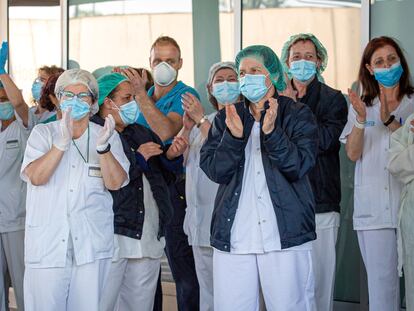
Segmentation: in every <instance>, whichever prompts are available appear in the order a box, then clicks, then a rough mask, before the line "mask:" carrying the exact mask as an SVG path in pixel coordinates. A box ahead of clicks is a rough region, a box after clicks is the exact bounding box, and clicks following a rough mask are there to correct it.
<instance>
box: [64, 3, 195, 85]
mask: <svg viewBox="0 0 414 311" xmlns="http://www.w3.org/2000/svg"><path fill="white" fill-rule="evenodd" d="M85 2H87V3H85ZM161 35H168V36H171V37H173V38H174V39H176V40H177V42H178V44H179V45H180V47H181V52H182V58H183V68H182V69H181V70H180V77H179V79H180V80H183V81H185V83H186V84H189V85H192V84H193V83H194V74H193V71H194V69H193V68H194V65H193V32H192V6H191V0H140V1H137V0H125V1H83V0H69V59H70V60H72V61H76V62H77V63H78V64H79V65H80V67H81V68H83V69H86V70H89V71H93V70H95V69H97V68H101V67H105V66H108V65H112V66H122V65H128V66H133V67H146V68H149V55H150V48H151V45H152V43H153V42H154V41H155V39H156V38H158V37H159V36H161Z"/></svg>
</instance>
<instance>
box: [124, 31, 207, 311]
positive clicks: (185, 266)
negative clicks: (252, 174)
mask: <svg viewBox="0 0 414 311" xmlns="http://www.w3.org/2000/svg"><path fill="white" fill-rule="evenodd" d="M149 61H150V66H151V70H152V74H153V78H154V82H155V84H154V86H153V87H151V88H150V89H149V91H148V92H146V90H145V84H146V80H147V77H146V73H145V72H143V74H142V76H140V75H139V74H138V73H137V72H136V71H135V70H133V69H125V70H123V73H124V74H125V75H126V76H128V78H129V79H130V81H131V83H132V85H133V87H134V92H135V100H136V102H137V103H138V105H139V108H140V111H141V113H140V115H139V117H138V119H137V123H139V124H141V125H144V126H146V127H148V128H150V129H151V130H152V131H154V132H155V133H156V134H157V135H158V136H159V137H160V138H161V140H162V141H163V142H164V143H167V144H168V143H171V141H172V138H173V137H174V136H175V135H176V134H177V133H178V132H179V131H180V129H181V127H182V117H183V114H184V110H183V108H182V103H181V96H182V95H183V94H185V93H188V92H189V93H192V94H194V95H195V96H197V97H199V95H198V93H197V91H196V90H194V89H193V88H192V87H189V86H187V85H185V84H184V83H183V82H181V81H177V76H178V71H179V70H180V69H181V67H182V64H183V60H182V58H181V51H180V47H179V46H178V44H177V42H176V41H175V40H174V39H173V38H170V37H167V36H163V37H159V38H158V39H157V40H156V41H155V42H154V43H153V45H152V47H151V55H150V59H149ZM203 121H204V116H203V117H202V118H201V119H200V122H203ZM148 148H157V147H156V146H148ZM169 190H170V195H171V200H172V202H173V206H174V216H173V218H172V220H171V222H170V223H169V224H168V225H167V226H166V232H165V238H166V248H165V251H166V254H167V257H168V262H169V264H170V268H171V272H172V274H173V277H174V280H175V283H176V291H177V304H178V310H180V311H184V310H189V311H190V310H191V311H196V310H199V286H198V281H197V276H196V272H195V265H194V257H193V253H192V249H191V247H190V246H189V245H188V240H187V236H186V235H185V233H184V231H183V221H184V216H185V208H186V201H185V179H184V174H183V171H181V172H177V181H176V182H175V183H174V184H172V185H170V187H169ZM160 289H161V288H160V287H159V290H157V297H156V301H155V304H154V306H155V307H154V310H161V308H162V303H160V302H161V300H160V299H161V298H162V296H160V295H162V294H161V291H160Z"/></svg>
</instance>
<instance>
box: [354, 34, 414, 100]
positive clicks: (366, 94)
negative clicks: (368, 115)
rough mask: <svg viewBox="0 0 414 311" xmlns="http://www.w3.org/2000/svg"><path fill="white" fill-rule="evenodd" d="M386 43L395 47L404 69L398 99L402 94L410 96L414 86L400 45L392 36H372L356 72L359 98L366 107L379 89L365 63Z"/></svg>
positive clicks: (368, 62)
mask: <svg viewBox="0 0 414 311" xmlns="http://www.w3.org/2000/svg"><path fill="white" fill-rule="evenodd" d="M387 45H390V46H392V47H393V48H394V49H395V51H396V52H397V54H398V57H399V58H400V62H401V66H402V68H403V70H404V72H403V74H402V76H401V78H400V82H399V84H400V88H399V94H398V100H401V99H402V98H403V97H404V95H408V96H410V95H411V94H413V93H414V88H413V86H412V83H411V80H410V70H409V68H408V63H407V60H406V58H405V56H404V53H403V51H402V49H401V48H400V46H399V45H398V44H397V42H396V41H395V40H394V39H393V38H390V37H385V36H382V37H378V38H374V39H372V40H371V41H369V42H368V44H367V46H366V47H365V50H364V53H363V54H362V59H361V64H360V65H359V73H358V80H359V81H360V82H361V84H362V90H363V94H362V96H361V99H362V100H363V102H364V103H365V105H367V106H368V107H369V106H372V102H373V100H374V98H375V97H377V96H378V95H379V93H380V89H379V84H378V82H377V80H375V77H374V76H373V75H371V73H370V72H369V70H368V69H367V67H366V65H367V64H370V63H371V58H372V55H373V54H374V52H375V51H376V50H378V49H379V48H382V47H384V46H387Z"/></svg>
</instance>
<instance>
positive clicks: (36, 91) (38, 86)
mask: <svg viewBox="0 0 414 311" xmlns="http://www.w3.org/2000/svg"><path fill="white" fill-rule="evenodd" d="M42 89H43V82H41V81H40V80H39V79H36V80H35V81H34V82H33V84H32V96H33V98H34V99H35V101H37V102H38V101H39V100H40V95H41V94H42Z"/></svg>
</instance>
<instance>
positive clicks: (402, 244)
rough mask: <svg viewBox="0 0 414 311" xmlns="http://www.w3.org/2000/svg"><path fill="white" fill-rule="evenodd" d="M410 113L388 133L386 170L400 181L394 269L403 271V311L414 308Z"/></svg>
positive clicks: (413, 136)
mask: <svg viewBox="0 0 414 311" xmlns="http://www.w3.org/2000/svg"><path fill="white" fill-rule="evenodd" d="M413 147H414V115H411V116H410V117H409V118H408V119H407V121H406V122H405V124H404V126H403V127H401V128H400V129H398V130H397V131H395V132H394V133H393V134H392V135H391V148H390V160H389V163H388V169H389V170H390V172H391V174H393V175H394V177H395V178H397V179H398V180H399V181H401V182H402V184H403V191H402V193H401V205H400V212H399V217H398V228H397V232H398V242H399V243H398V246H399V247H398V263H399V265H398V268H399V271H400V272H401V268H402V269H403V270H404V278H405V298H406V299H405V300H406V308H407V311H413V310H414V226H413V224H414V183H413V180H414V161H413V158H414V148H413Z"/></svg>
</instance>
